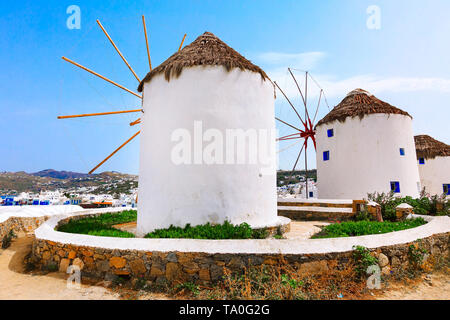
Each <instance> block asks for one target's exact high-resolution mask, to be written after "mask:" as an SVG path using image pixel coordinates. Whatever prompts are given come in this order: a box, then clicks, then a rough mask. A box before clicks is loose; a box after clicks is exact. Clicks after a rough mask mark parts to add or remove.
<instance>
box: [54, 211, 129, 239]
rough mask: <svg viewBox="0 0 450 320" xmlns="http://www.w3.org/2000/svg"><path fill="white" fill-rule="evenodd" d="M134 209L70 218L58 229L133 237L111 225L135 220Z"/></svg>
mask: <svg viewBox="0 0 450 320" xmlns="http://www.w3.org/2000/svg"><path fill="white" fill-rule="evenodd" d="M136 219H137V212H136V210H126V211H122V212H118V213H105V214H102V215H100V216H97V217H88V218H83V219H80V220H71V221H69V222H68V223H67V224H64V225H61V226H59V227H58V231H61V232H67V233H79V234H87V235H92V236H101V237H120V238H134V234H132V233H130V232H126V231H121V230H118V229H115V228H113V225H116V224H121V223H128V222H132V221H136Z"/></svg>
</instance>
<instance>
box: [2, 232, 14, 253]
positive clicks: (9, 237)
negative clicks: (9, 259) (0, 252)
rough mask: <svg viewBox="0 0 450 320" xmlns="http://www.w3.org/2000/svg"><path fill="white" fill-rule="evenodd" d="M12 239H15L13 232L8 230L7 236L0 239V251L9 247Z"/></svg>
mask: <svg viewBox="0 0 450 320" xmlns="http://www.w3.org/2000/svg"><path fill="white" fill-rule="evenodd" d="M13 238H17V236H16V234H15V233H14V230H12V229H11V230H9V232H8V234H7V235H5V236H4V237H3V239H2V249H7V248H8V247H9V246H10V245H11V241H12V239H13Z"/></svg>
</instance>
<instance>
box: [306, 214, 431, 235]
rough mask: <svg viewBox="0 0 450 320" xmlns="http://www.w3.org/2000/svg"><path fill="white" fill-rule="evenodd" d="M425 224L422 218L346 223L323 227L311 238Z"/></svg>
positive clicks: (360, 233) (362, 233)
mask: <svg viewBox="0 0 450 320" xmlns="http://www.w3.org/2000/svg"><path fill="white" fill-rule="evenodd" d="M425 223H426V221H425V220H424V219H422V218H417V219H407V220H405V221H400V222H390V221H385V222H378V221H347V222H342V223H335V224H330V225H328V226H325V227H324V228H323V229H322V231H320V232H319V233H317V234H315V235H313V236H312V238H313V239H318V238H339V237H353V236H362V235H368V234H381V233H388V232H393V231H399V230H405V229H410V228H415V227H418V226H421V225H423V224H425Z"/></svg>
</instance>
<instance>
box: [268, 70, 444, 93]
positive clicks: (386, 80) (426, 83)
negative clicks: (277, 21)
mask: <svg viewBox="0 0 450 320" xmlns="http://www.w3.org/2000/svg"><path fill="white" fill-rule="evenodd" d="M267 73H268V75H269V77H270V78H271V79H272V80H274V81H277V83H278V84H279V85H280V86H282V89H283V90H284V91H285V93H286V94H287V95H288V97H296V96H297V95H298V90H297V88H296V86H295V83H294V81H293V80H292V79H291V78H290V75H289V74H287V73H286V71H285V70H282V69H280V68H276V69H272V70H269V71H268V72H267ZM312 76H313V77H314V79H315V80H316V81H317V82H318V84H319V85H320V87H322V89H323V90H324V92H325V94H326V96H327V97H342V98H343V97H344V96H345V95H346V94H347V93H348V92H350V91H352V90H353V89H356V88H362V89H364V90H367V91H369V92H371V93H373V94H375V95H376V94H378V93H380V92H383V93H385V92H387V93H389V92H391V93H398V92H418V91H426V92H439V93H450V79H446V78H427V77H424V78H421V77H380V76H375V75H357V76H353V77H350V78H345V79H339V78H337V77H335V76H332V75H324V74H322V75H321V74H319V75H314V74H312ZM299 77H302V76H301V74H300V73H297V74H296V78H297V79H299ZM303 77H304V75H303ZM300 79H301V81H302V83H303V81H304V80H303V79H302V78H300ZM310 83H312V85H310V86H309V88H310V90H308V95H310V96H312V97H316V96H318V94H319V92H320V91H319V88H318V87H317V86H316V85H315V83H314V82H310Z"/></svg>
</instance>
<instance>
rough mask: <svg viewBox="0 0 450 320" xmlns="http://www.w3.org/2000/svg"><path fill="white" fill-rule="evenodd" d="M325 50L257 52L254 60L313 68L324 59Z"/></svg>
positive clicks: (303, 68)
mask: <svg viewBox="0 0 450 320" xmlns="http://www.w3.org/2000/svg"><path fill="white" fill-rule="evenodd" d="M325 56H326V54H325V53H324V52H319V51H317V52H302V53H284V52H263V53H260V54H257V55H256V56H255V57H254V59H253V60H255V62H257V63H259V64H263V65H267V66H277V67H285V68H287V67H295V68H298V69H302V70H311V69H313V68H314V67H315V66H316V65H317V64H318V63H319V62H320V60H322V59H323V58H324V57H325Z"/></svg>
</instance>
